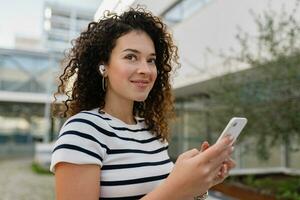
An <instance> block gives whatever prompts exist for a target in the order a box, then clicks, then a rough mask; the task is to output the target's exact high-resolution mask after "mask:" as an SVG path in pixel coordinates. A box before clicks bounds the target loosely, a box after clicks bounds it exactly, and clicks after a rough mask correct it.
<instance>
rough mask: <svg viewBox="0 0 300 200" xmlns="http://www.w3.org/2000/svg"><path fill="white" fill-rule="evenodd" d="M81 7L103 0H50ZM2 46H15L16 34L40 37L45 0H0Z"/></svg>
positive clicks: (98, 3)
mask: <svg viewBox="0 0 300 200" xmlns="http://www.w3.org/2000/svg"><path fill="white" fill-rule="evenodd" d="M48 1H49V2H52V3H53V2H54V3H55V2H64V3H65V4H80V6H81V7H87V8H88V7H89V8H90V7H91V5H92V6H93V8H95V12H96V10H97V8H98V7H99V5H100V3H101V0H48ZM0 5H1V7H0V48H13V47H14V40H15V36H22V37H30V38H37V39H39V38H40V37H41V35H42V32H43V26H42V25H43V20H42V19H43V6H44V0H0Z"/></svg>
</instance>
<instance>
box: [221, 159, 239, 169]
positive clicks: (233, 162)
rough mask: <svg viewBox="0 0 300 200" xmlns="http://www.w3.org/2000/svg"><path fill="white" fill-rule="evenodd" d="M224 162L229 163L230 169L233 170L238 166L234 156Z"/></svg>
mask: <svg viewBox="0 0 300 200" xmlns="http://www.w3.org/2000/svg"><path fill="white" fill-rule="evenodd" d="M224 164H226V165H227V167H228V170H231V169H233V168H235V166H236V162H235V161H234V160H233V159H232V158H229V159H228V160H227V161H225V162H224Z"/></svg>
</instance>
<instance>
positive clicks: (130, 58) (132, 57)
mask: <svg viewBox="0 0 300 200" xmlns="http://www.w3.org/2000/svg"><path fill="white" fill-rule="evenodd" d="M125 59H127V60H130V61H136V60H137V57H136V55H134V54H128V55H126V56H125Z"/></svg>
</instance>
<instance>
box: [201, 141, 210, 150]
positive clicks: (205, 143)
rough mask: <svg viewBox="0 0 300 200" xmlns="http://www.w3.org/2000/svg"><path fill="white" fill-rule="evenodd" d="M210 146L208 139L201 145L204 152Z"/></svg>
mask: <svg viewBox="0 0 300 200" xmlns="http://www.w3.org/2000/svg"><path fill="white" fill-rule="evenodd" d="M208 148H209V143H208V142H207V141H205V142H203V143H202V145H201V150H200V152H203V151H205V150H206V149H208Z"/></svg>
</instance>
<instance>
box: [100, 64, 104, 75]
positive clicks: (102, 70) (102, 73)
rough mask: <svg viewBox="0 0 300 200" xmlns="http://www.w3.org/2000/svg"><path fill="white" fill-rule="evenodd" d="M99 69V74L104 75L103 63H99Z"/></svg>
mask: <svg viewBox="0 0 300 200" xmlns="http://www.w3.org/2000/svg"><path fill="white" fill-rule="evenodd" d="M99 71H100V73H101V75H102V76H104V72H105V66H104V65H99Z"/></svg>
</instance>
